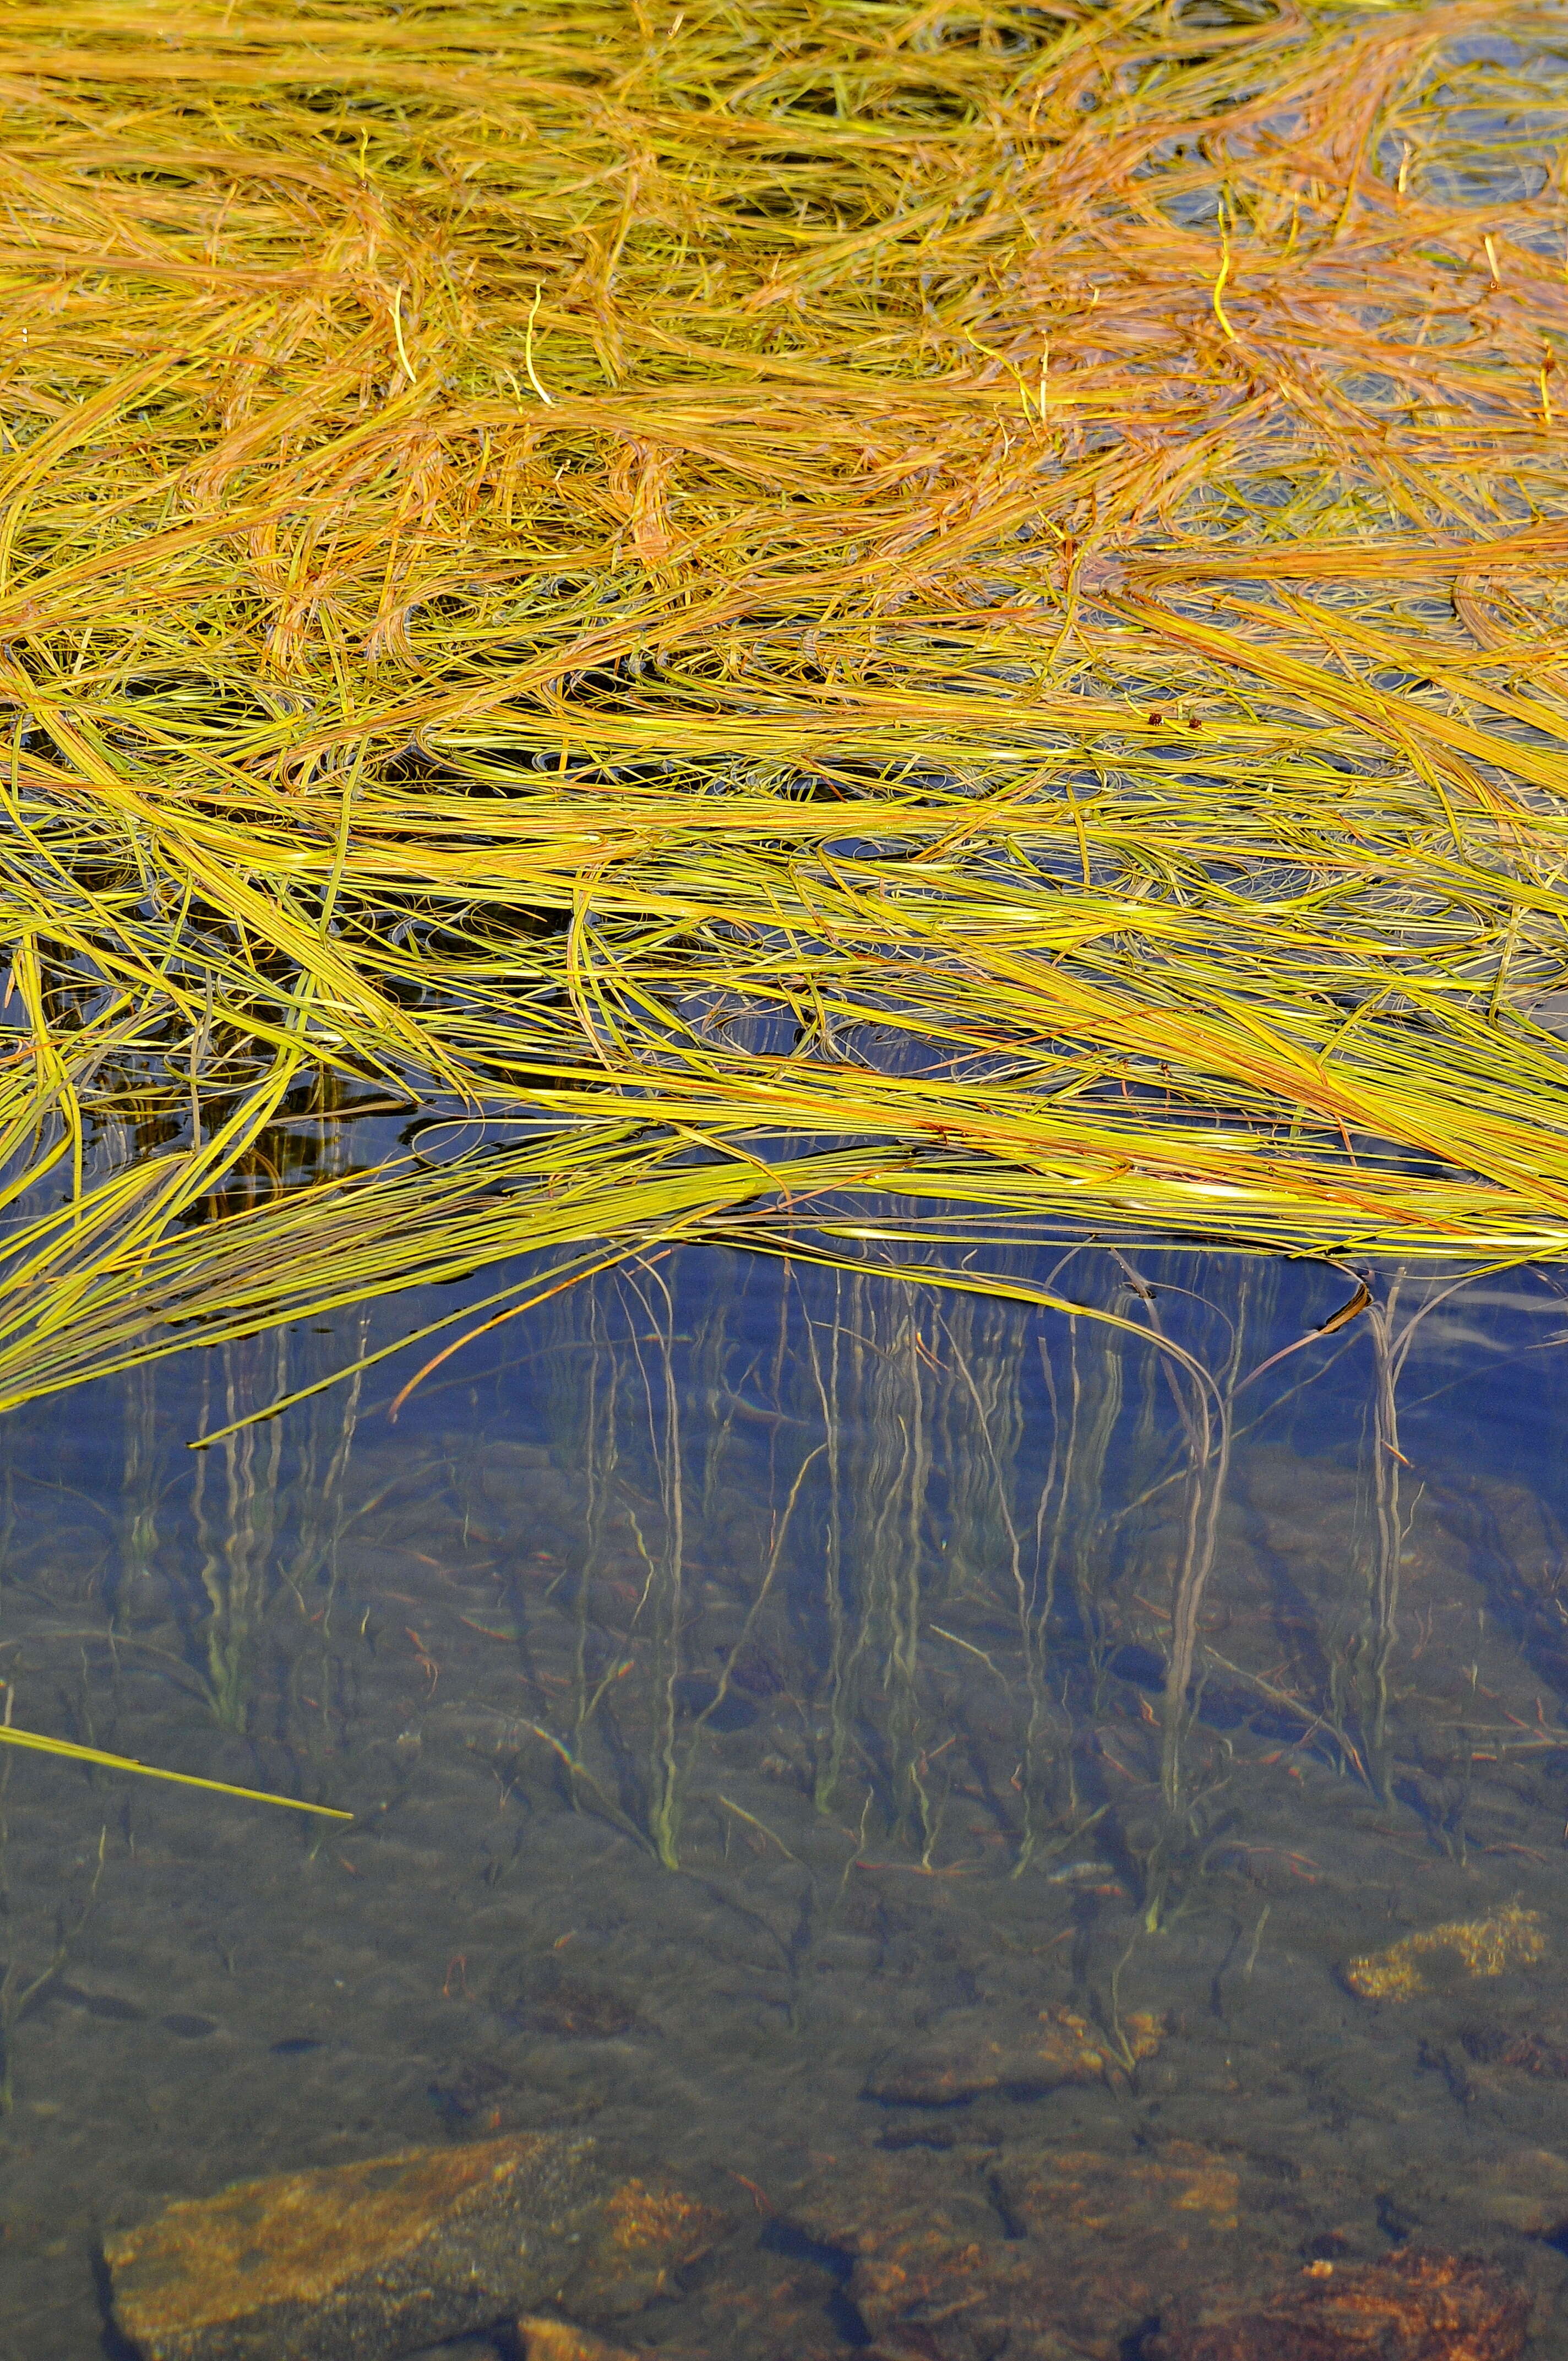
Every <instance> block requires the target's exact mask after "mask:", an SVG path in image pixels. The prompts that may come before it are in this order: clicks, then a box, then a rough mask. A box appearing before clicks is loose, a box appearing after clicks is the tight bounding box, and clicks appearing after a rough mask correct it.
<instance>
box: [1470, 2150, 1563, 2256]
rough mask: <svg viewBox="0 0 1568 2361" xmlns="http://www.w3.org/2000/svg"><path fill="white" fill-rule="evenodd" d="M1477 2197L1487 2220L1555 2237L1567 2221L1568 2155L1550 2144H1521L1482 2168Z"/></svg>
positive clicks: (1526, 2232) (1529, 2234) (1478, 2208)
mask: <svg viewBox="0 0 1568 2361" xmlns="http://www.w3.org/2000/svg"><path fill="white" fill-rule="evenodd" d="M1474 2197H1475V2209H1476V2211H1477V2213H1479V2214H1480V2215H1481V2218H1482V2220H1483V2221H1486V2222H1497V2223H1500V2224H1503V2225H1504V2226H1505V2227H1506V2228H1508V2229H1510V2230H1521V2231H1522V2232H1523V2233H1524V2235H1525V2236H1526V2237H1529V2238H1554V2237H1556V2236H1557V2235H1558V2234H1559V2233H1560V2232H1561V2231H1562V2230H1563V2227H1564V2226H1565V2225H1568V2157H1562V2156H1559V2155H1558V2154H1557V2153H1556V2151H1555V2150H1554V2149H1552V2148H1549V2147H1527V2148H1519V2149H1518V2150H1516V2152H1515V2153H1514V2154H1513V2155H1512V2156H1506V2157H1503V2158H1500V2159H1499V2160H1498V2161H1497V2162H1496V2163H1493V2164H1484V2165H1482V2166H1480V2167H1479V2169H1477V2171H1476V2174H1475V2188H1474Z"/></svg>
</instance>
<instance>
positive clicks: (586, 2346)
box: [517, 2320, 637, 2361]
mask: <svg viewBox="0 0 1568 2361" xmlns="http://www.w3.org/2000/svg"><path fill="white" fill-rule="evenodd" d="M517 2335H518V2342H519V2344H520V2345H521V2347H522V2355H523V2361H637V2356H636V2355H635V2354H634V2353H629V2352H628V2351H627V2349H626V2347H625V2345H607V2344H606V2343H605V2341H604V2339H603V2337H602V2336H592V2335H590V2334H589V2333H588V2331H587V2329H586V2328H574V2327H573V2325H572V2323H571V2322H570V2321H569V2320H520V2321H519V2322H518V2323H517Z"/></svg>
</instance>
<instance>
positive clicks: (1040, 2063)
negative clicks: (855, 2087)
mask: <svg viewBox="0 0 1568 2361" xmlns="http://www.w3.org/2000/svg"><path fill="white" fill-rule="evenodd" d="M1122 2032H1123V2039H1122V2043H1121V2045H1116V2044H1113V2043H1112V2042H1110V2041H1108V2040H1107V2039H1106V2037H1105V2036H1104V2035H1103V2034H1102V2033H1101V2032H1100V2031H1099V2030H1098V2029H1097V2028H1096V2027H1095V2026H1092V2025H1091V2023H1090V2021H1089V2019H1088V2018H1087V2017H1085V2016H1080V2015H1078V2014H1077V2013H1076V2011H1074V2010H1072V2009H1069V2008H1051V2009H1042V2010H1041V2012H1040V2015H1039V2019H1038V2022H1037V2024H1036V2026H1031V2027H1030V2029H1029V2030H1028V2031H1027V2032H1025V2033H1019V2034H1016V2035H1014V2036H1013V2037H1009V2038H1003V2039H1001V2040H998V2039H997V2038H995V2037H994V2035H993V2034H992V2033H990V2032H987V2031H986V2030H984V2029H983V2027H982V2028H981V2029H980V2030H978V2031H976V2032H974V2033H970V2034H966V2033H964V2032H962V2031H955V2030H953V2029H949V2030H948V2032H947V2033H945V2034H943V2035H939V2036H938V2037H934V2038H933V2039H930V2040H927V2041H920V2042H916V2043H911V2044H910V2046H909V2047H908V2048H905V2049H902V2050H899V2051H897V2052H896V2053H895V2054H894V2056H893V2057H892V2058H890V2059H887V2060H886V2061H885V2062H884V2063H883V2065H882V2066H881V2067H879V2068H878V2069H877V2070H876V2072H875V2073H873V2074H872V2076H871V2077H870V2079H869V2080H868V2081H867V2083H866V2086H865V2095H866V2097H867V2098H868V2099H881V2100H882V2101H883V2102H884V2103H887V2104H891V2105H895V2106H920V2107H942V2106H956V2105H959V2104H960V2103H962V2102H963V2101H964V2100H966V2099H974V2098H979V2097H981V2096H982V2095H983V2093H985V2092H988V2091H1001V2090H1018V2091H1049V2090H1055V2089H1058V2088H1059V2087H1060V2085H1062V2084H1063V2083H1066V2082H1096V2081H1101V2080H1102V2078H1104V2077H1107V2076H1112V2075H1114V2074H1116V2073H1118V2072H1124V2071H1125V2070H1126V2069H1127V2068H1128V2067H1129V2066H1135V2065H1136V2064H1137V2063H1138V2062H1139V2060H1140V2059H1145V2058H1152V2057H1153V2056H1154V2054H1155V2052H1156V2050H1157V2048H1159V2045H1160V2042H1161V2041H1162V2039H1163V2038H1164V2036H1165V2020H1164V2018H1163V2017H1158V2016H1149V2015H1143V2014H1141V2013H1140V2014H1137V2015H1132V2016H1129V2017H1126V2018H1124V2021H1123V2028H1122Z"/></svg>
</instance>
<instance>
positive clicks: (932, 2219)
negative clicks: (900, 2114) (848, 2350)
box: [784, 2141, 1372, 2361]
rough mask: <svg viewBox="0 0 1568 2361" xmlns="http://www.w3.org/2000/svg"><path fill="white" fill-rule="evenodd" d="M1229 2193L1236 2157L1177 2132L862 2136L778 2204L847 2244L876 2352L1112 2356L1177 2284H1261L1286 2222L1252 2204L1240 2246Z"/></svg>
mask: <svg viewBox="0 0 1568 2361" xmlns="http://www.w3.org/2000/svg"><path fill="white" fill-rule="evenodd" d="M1240 2194H1241V2191H1240V2181H1239V2177H1238V2175H1237V2173H1236V2171H1235V2170H1234V2169H1233V2167H1231V2166H1230V2165H1228V2164H1227V2163H1226V2162H1224V2161H1223V2159H1222V2158H1219V2157H1217V2156H1215V2155H1213V2154H1212V2153H1211V2151H1209V2150H1208V2149H1205V2148H1200V2147H1196V2146H1194V2145H1192V2144H1190V2143H1187V2142H1183V2141H1170V2142H1168V2143H1167V2145H1166V2147H1164V2148H1163V2149H1162V2150H1161V2151H1160V2153H1159V2155H1158V2156H1157V2157H1154V2158H1148V2157H1143V2156H1138V2155H1135V2154H1132V2153H1124V2154H1117V2155H1112V2154H1107V2153H1104V2152H1102V2151H1101V2150H1099V2149H1093V2150H1086V2149H1069V2148H1045V2147H1042V2148H1036V2149H1030V2150H1028V2151H1025V2152H1023V2153H1019V2152H1016V2151H1011V2150H1003V2153H1002V2154H1001V2155H1000V2156H997V2155H996V2154H995V2153H994V2152H993V2151H989V2150H977V2151H975V2152H974V2154H973V2155H972V2156H971V2158H970V2159H969V2161H968V2164H967V2166H966V2165H965V2164H964V2163H963V2162H962V2161H959V2164H958V2166H957V2169H955V2167H954V2165H953V2164H950V2163H948V2162H947V2161H945V2160H938V2158H936V2157H934V2156H932V2155H931V2154H929V2153H928V2152H927V2153H921V2154H918V2155H917V2154H916V2153H914V2152H912V2151H899V2152H896V2153H895V2154H894V2155H889V2154H888V2153H887V2152H886V2151H885V2150H872V2151H862V2152H861V2154H860V2155H858V2156H856V2157H854V2158H852V2159H850V2158H838V2159H834V2160H833V2161H832V2162H830V2163H828V2166H827V2169H824V2170H823V2171H821V2172H819V2173H818V2174H817V2175H814V2176H813V2177H812V2178H811V2179H810V2180H807V2181H806V2182H805V2183H804V2184H803V2185H802V2187H801V2189H800V2190H799V2191H798V2192H797V2193H796V2194H795V2197H794V2198H793V2199H790V2200H788V2201H786V2202H785V2205H784V2213H785V2216H786V2219H788V2220H789V2221H790V2222H791V2223H792V2224H795V2226H796V2227H798V2228H799V2229H801V2230H804V2231H805V2233H806V2235H807V2236H809V2237H811V2238H813V2239H815V2240H817V2242H818V2243H819V2244H820V2245H822V2246H830V2247H834V2248H836V2249H837V2250H838V2251H839V2253H841V2254H842V2255H844V2256H845V2257H847V2258H848V2259H849V2261H850V2277H849V2281H848V2289H847V2291H848V2294H849V2296H850V2301H851V2302H852V2303H853V2304H854V2306H855V2309H856V2312H858V2313H859V2315H860V2318H861V2322H862V2323H864V2326H865V2328H866V2331H867V2333H868V2334H869V2335H870V2336H871V2339H872V2348H871V2350H872V2356H876V2361H895V2356H896V2361H915V2356H920V2361H992V2356H996V2355H999V2354H1001V2353H1002V2352H1003V2351H1005V2353H1006V2356H1007V2361H1068V2356H1071V2361H1117V2356H1119V2355H1120V2354H1121V2353H1122V2352H1123V2351H1124V2345H1125V2340H1126V2339H1127V2338H1128V2337H1130V2336H1132V2335H1133V2334H1135V2333H1136V2332H1137V2331H1138V2330H1139V2329H1140V2328H1141V2327H1142V2326H1143V2324H1144V2323H1146V2321H1147V2320H1148V2319H1149V2318H1150V2316H1151V2315H1152V2314H1154V2313H1156V2312H1158V2311H1159V2310H1160V2309H1161V2307H1162V2305H1163V2304H1164V2303H1165V2302H1167V2301H1168V2300H1169V2299H1170V2298H1171V2297H1173V2296H1174V2295H1175V2294H1177V2293H1178V2292H1179V2291H1182V2290H1188V2289H1200V2288H1203V2287H1206V2286H1211V2285H1212V2284H1213V2283H1214V2281H1215V2280H1216V2279H1220V2278H1221V2277H1222V2276H1223V2277H1224V2278H1225V2279H1228V2280H1232V2281H1234V2277H1235V2274H1236V2268H1237V2265H1238V2262H1243V2261H1245V2265H1246V2266H1247V2267H1251V2266H1252V2265H1253V2264H1254V2263H1257V2264H1258V2265H1259V2267H1260V2268H1259V2270H1258V2281H1257V2283H1258V2284H1259V2285H1261V2286H1267V2285H1268V2284H1269V2283H1270V2281H1271V2279H1272V2278H1273V2277H1274V2276H1275V2275H1276V2274H1277V2272H1278V2270H1279V2269H1280V2268H1282V2265H1283V2260H1284V2257H1283V2254H1282V2252H1281V2251H1280V2247H1279V2244H1278V2240H1279V2237H1280V2236H1281V2235H1288V2236H1290V2235H1293V2225H1290V2224H1271V2223H1269V2222H1267V2221H1266V2220H1264V2219H1261V2218H1259V2217H1257V2216H1253V2217H1252V2218H1250V2219H1249V2222H1248V2236H1247V2239H1246V2242H1245V2257H1244V2256H1243V2255H1242V2253H1241V2252H1240V2251H1239V2242H1238V2238H1237V2235H1236V2234H1237V2230H1238V2219H1239V2208H1240ZM1003 2224H1011V2232H1010V2233H1009V2232H1008V2231H1007V2230H1005V2229H1004V2227H1003ZM1271 2249H1272V2252H1271V2251H1270V2250H1271ZM1367 2361H1372V2356H1367Z"/></svg>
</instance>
